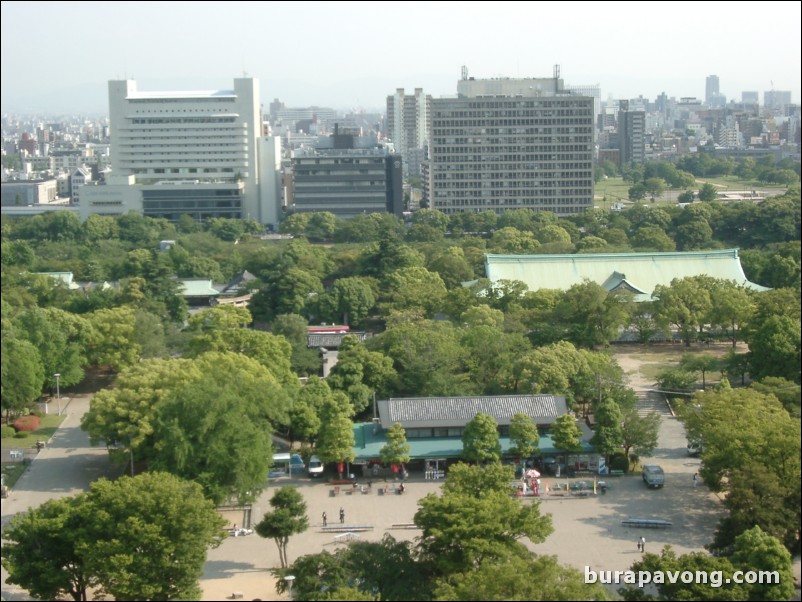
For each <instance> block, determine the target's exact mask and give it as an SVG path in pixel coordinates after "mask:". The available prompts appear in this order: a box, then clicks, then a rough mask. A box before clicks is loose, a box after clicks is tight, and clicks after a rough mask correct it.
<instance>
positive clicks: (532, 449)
mask: <svg viewBox="0 0 802 602" xmlns="http://www.w3.org/2000/svg"><path fill="white" fill-rule="evenodd" d="M510 444H511V445H510V453H511V454H515V455H516V456H519V457H521V458H522V459H527V458H531V457H533V456H535V455H538V454H539V453H540V434H539V433H538V430H537V424H535V422H534V421H533V420H532V417H531V416H528V415H526V414H515V415H514V416H513V417H512V418H511V419H510Z"/></svg>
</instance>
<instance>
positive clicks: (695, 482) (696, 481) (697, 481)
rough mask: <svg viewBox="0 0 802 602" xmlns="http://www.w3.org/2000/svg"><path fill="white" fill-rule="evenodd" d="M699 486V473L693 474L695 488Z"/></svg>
mask: <svg viewBox="0 0 802 602" xmlns="http://www.w3.org/2000/svg"><path fill="white" fill-rule="evenodd" d="M698 484H699V473H698V472H695V473H693V486H694V487H696V485H698Z"/></svg>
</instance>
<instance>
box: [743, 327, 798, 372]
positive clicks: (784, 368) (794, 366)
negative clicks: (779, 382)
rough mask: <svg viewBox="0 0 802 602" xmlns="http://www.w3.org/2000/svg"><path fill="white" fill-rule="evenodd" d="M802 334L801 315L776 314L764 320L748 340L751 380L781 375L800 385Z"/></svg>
mask: <svg viewBox="0 0 802 602" xmlns="http://www.w3.org/2000/svg"><path fill="white" fill-rule="evenodd" d="M800 331H802V327H800V319H799V314H796V315H775V316H771V317H769V318H767V319H766V320H764V321H762V322H761V323H760V324H759V325H758V326H757V328H756V329H755V330H754V332H752V333H750V335H749V336H748V337H747V342H748V343H749V362H750V366H751V374H752V378H755V379H761V378H765V377H766V376H778V377H780V378H785V379H788V380H793V381H796V382H798V381H799V378H800V376H799V375H800V373H799V366H800V357H802V340H801V339H802V338H801V337H800Z"/></svg>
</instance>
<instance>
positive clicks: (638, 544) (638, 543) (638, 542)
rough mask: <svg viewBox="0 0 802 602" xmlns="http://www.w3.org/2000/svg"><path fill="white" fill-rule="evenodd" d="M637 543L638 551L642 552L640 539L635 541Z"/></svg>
mask: <svg viewBox="0 0 802 602" xmlns="http://www.w3.org/2000/svg"><path fill="white" fill-rule="evenodd" d="M635 545H636V546H638V552H640V539H638V540H637V541H636V542H635Z"/></svg>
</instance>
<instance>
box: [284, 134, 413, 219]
mask: <svg viewBox="0 0 802 602" xmlns="http://www.w3.org/2000/svg"><path fill="white" fill-rule="evenodd" d="M292 174H293V180H292V189H293V190H292V206H291V209H292V210H293V211H297V212H309V211H328V212H331V213H333V214H334V215H336V216H337V217H340V218H343V219H348V218H351V217H355V216H357V215H362V214H370V213H387V212H389V213H394V214H395V215H398V216H399V217H400V216H401V213H402V211H403V188H402V183H403V178H402V167H401V157H400V156H399V155H391V154H389V152H388V151H387V150H386V149H383V148H376V149H353V148H352V149H337V148H333V149H303V150H299V151H295V152H294V153H293V157H292Z"/></svg>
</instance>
